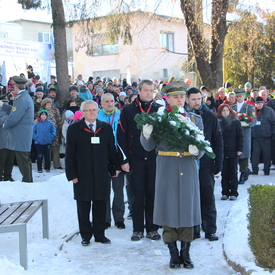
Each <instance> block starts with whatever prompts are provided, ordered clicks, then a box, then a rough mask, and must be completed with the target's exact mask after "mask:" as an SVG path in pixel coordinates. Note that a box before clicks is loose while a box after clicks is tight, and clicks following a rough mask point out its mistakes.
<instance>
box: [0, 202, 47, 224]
mask: <svg viewBox="0 0 275 275" xmlns="http://www.w3.org/2000/svg"><path fill="white" fill-rule="evenodd" d="M41 204H42V202H41V201H35V202H24V203H22V204H21V205H20V206H19V207H18V208H17V209H16V210H15V211H14V212H13V213H11V214H10V216H9V217H7V218H6V219H5V220H4V221H3V222H2V223H1V225H10V224H18V223H26V222H28V221H29V220H30V219H31V217H32V216H33V215H34V214H35V213H36V211H37V210H38V209H39V208H40V206H41Z"/></svg>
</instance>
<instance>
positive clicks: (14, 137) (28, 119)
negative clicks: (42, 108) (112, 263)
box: [4, 90, 34, 152]
mask: <svg viewBox="0 0 275 275" xmlns="http://www.w3.org/2000/svg"><path fill="white" fill-rule="evenodd" d="M33 114H34V107H33V101H32V99H31V97H30V95H29V93H28V91H26V90H25V91H23V92H21V93H19V94H18V95H17V96H16V97H15V100H14V102H13V107H12V110H11V113H10V115H9V116H8V118H7V121H6V122H5V123H4V129H8V134H7V147H6V148H7V149H9V150H14V151H20V152H30V151H31V143H32V124H33V118H34V117H33V116H34V115H33Z"/></svg>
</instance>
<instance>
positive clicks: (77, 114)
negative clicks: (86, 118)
mask: <svg viewBox="0 0 275 275" xmlns="http://www.w3.org/2000/svg"><path fill="white" fill-rule="evenodd" d="M81 117H82V113H81V112H80V111H76V112H75V113H74V119H76V120H78V119H80V118H81Z"/></svg>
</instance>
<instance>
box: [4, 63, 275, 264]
mask: <svg viewBox="0 0 275 275" xmlns="http://www.w3.org/2000/svg"><path fill="white" fill-rule="evenodd" d="M2 93H3V95H2V97H1V99H2V100H1V101H0V107H1V110H0V126H1V128H0V179H1V180H5V181H13V179H12V167H13V166H14V165H15V164H16V165H18V167H19V169H20V172H21V173H22V176H23V178H22V181H23V182H32V181H33V180H32V162H35V161H36V162H37V171H38V172H39V173H43V169H44V170H45V171H46V172H50V170H51V167H53V168H54V169H63V167H62V165H61V162H60V158H63V157H65V167H64V168H65V172H66V176H67V179H68V180H69V181H72V182H73V187H74V199H75V200H76V202H77V214H78V222H79V230H80V235H81V237H82V242H81V243H82V245H83V246H87V245H89V244H90V240H91V238H92V237H93V236H94V238H95V241H96V242H101V243H104V244H109V243H111V240H109V239H108V238H107V237H106V236H105V230H106V229H107V228H108V227H110V226H111V221H112V216H113V220H114V225H115V226H116V227H117V228H118V229H124V228H125V223H124V216H125V204H124V201H125V199H124V187H125V186H126V191H127V200H128V208H129V214H128V218H129V219H130V218H131V219H132V221H133V233H132V236H131V240H132V241H140V240H141V239H142V238H144V231H146V237H147V238H149V239H151V240H160V239H161V235H160V234H159V233H158V230H159V228H160V227H162V228H163V233H162V234H163V235H162V237H163V240H164V242H165V244H167V246H168V248H169V251H170V254H171V259H170V264H169V265H170V267H171V268H179V267H181V265H183V267H184V268H193V267H194V264H193V262H192V260H191V259H190V254H189V252H190V244H191V242H192V241H193V240H194V239H196V238H200V237H201V232H204V234H205V238H206V239H208V240H209V241H217V240H218V236H217V235H216V231H217V225H216V219H217V211H216V206H215V197H214V185H215V175H216V174H218V173H220V172H221V186H222V195H221V199H222V200H227V199H230V200H231V201H234V200H236V199H237V197H238V184H244V183H245V181H247V180H248V177H249V175H251V174H253V175H257V174H258V173H259V163H260V162H263V163H264V169H263V172H264V174H265V175H267V176H268V175H269V174H270V168H271V164H272V162H273V164H275V151H274V148H275V146H274V145H275V112H274V111H275V99H271V98H270V94H269V93H270V91H269V89H268V88H267V87H264V86H262V87H260V88H259V89H258V88H252V85H251V83H249V82H247V83H246V84H245V85H244V88H242V87H238V88H236V89H233V87H232V84H231V83H229V82H227V83H225V84H224V87H221V88H219V89H218V94H217V96H216V97H214V96H213V95H212V94H211V93H210V92H208V89H207V87H205V86H202V87H201V88H200V89H199V88H197V87H192V82H191V81H190V80H188V79H187V80H186V81H185V82H183V81H180V80H177V79H176V77H171V78H170V79H169V81H168V82H162V81H161V82H158V81H151V80H139V81H138V82H133V83H131V85H129V84H128V83H127V81H126V80H125V79H124V80H123V81H122V83H121V82H120V80H119V79H118V78H116V77H115V78H113V79H110V78H108V77H103V78H100V77H97V78H96V79H95V80H94V79H93V77H89V79H88V81H87V82H86V81H84V79H83V77H82V75H81V74H79V75H78V76H77V79H76V80H75V82H72V81H71V77H70V76H69V77H68V93H69V96H68V98H67V99H66V100H65V101H64V102H59V101H58V98H57V95H58V90H57V82H56V77H55V76H51V80H50V83H42V82H41V81H40V77H39V76H38V75H34V73H33V70H32V67H31V66H29V67H28V77H27V78H26V77H25V75H24V74H20V76H14V77H11V78H10V79H9V83H8V85H7V87H5V89H2ZM168 106H177V107H178V108H179V109H180V110H181V115H183V116H184V117H187V119H188V123H191V124H192V125H194V126H196V127H198V129H200V130H201V131H202V132H203V134H204V137H205V139H206V140H207V141H209V142H210V146H211V148H212V150H213V153H214V154H215V158H211V157H209V156H208V155H206V154H203V152H202V151H199V150H198V148H197V147H196V146H193V147H189V149H188V152H187V151H184V150H183V148H177V147H175V148H170V147H169V146H168V145H167V143H166V142H162V143H157V142H156V140H154V136H153V135H152V133H153V131H154V129H153V127H151V126H150V125H147V124H146V125H144V126H143V128H142V129H139V128H138V127H137V122H136V120H135V117H136V115H137V114H141V113H145V114H151V113H155V112H157V111H158V110H159V108H160V107H164V108H167V107H168ZM250 160H251V169H250V168H249V167H250ZM51 163H52V165H51ZM238 164H239V171H240V177H239V179H238ZM111 188H112V190H113V194H114V196H113V199H112V201H111V200H110V192H111ZM190 198H192V199H190ZM91 202H92V204H91ZM91 209H92V221H90V211H91ZM177 241H180V243H181V246H180V250H179V249H178V247H177Z"/></svg>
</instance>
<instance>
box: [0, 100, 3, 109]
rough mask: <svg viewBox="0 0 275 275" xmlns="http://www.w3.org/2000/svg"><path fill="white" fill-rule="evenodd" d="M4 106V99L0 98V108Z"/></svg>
mask: <svg viewBox="0 0 275 275" xmlns="http://www.w3.org/2000/svg"><path fill="white" fill-rule="evenodd" d="M2 106H3V101H2V100H0V108H2Z"/></svg>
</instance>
